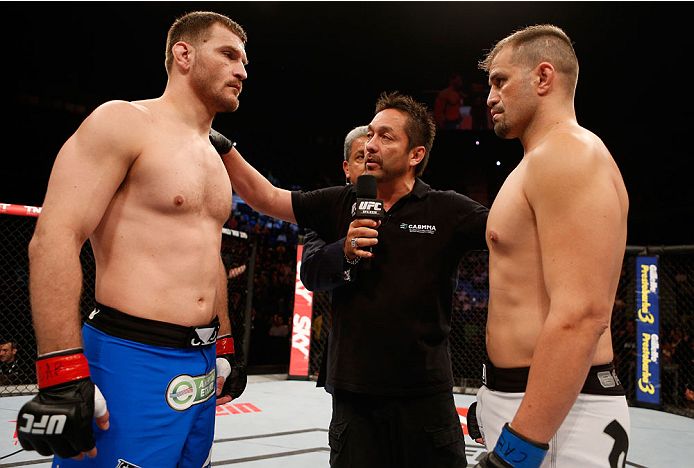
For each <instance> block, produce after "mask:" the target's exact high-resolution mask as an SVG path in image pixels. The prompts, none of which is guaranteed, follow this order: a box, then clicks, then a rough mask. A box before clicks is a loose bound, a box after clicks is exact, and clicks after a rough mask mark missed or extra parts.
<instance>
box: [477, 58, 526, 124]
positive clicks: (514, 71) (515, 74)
mask: <svg viewBox="0 0 694 468" xmlns="http://www.w3.org/2000/svg"><path fill="white" fill-rule="evenodd" d="M512 53H513V51H512V48H511V47H510V46H507V47H505V48H504V49H502V50H501V52H499V54H498V55H497V56H496V57H495V58H494V61H493V62H492V66H491V67H490V69H489V85H490V87H491V89H490V91H489V96H488V97H487V105H488V106H489V107H490V108H491V113H492V122H493V124H494V132H495V133H496V134H497V135H498V136H499V137H501V138H518V137H519V136H520V134H521V133H522V132H523V130H524V129H525V126H526V125H527V120H528V118H529V116H530V113H529V111H530V110H531V109H532V105H533V100H532V99H531V98H532V85H531V80H530V73H529V71H530V70H528V68H527V67H524V66H523V65H521V64H518V63H514V62H512V61H511V58H512Z"/></svg>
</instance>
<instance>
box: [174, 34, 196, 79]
mask: <svg viewBox="0 0 694 468" xmlns="http://www.w3.org/2000/svg"><path fill="white" fill-rule="evenodd" d="M172 52H173V61H174V65H175V66H177V67H178V68H179V69H180V70H181V72H182V73H186V72H188V71H189V70H190V66H191V63H192V62H193V56H194V54H195V49H194V48H193V46H191V45H190V44H188V43H187V42H183V41H178V42H177V43H175V44H174V45H173V47H172Z"/></svg>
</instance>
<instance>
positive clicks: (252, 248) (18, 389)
mask: <svg viewBox="0 0 694 468" xmlns="http://www.w3.org/2000/svg"><path fill="white" fill-rule="evenodd" d="M35 224H36V218H35V217H30V216H12V215H0V310H1V315H0V339H1V340H5V342H7V341H8V340H15V342H16V344H17V347H18V352H17V359H18V360H19V361H18V362H20V365H19V366H18V373H17V377H16V380H14V381H13V382H10V383H11V385H7V383H8V382H0V396H3V395H17V394H24V393H32V392H35V391H36V386H35V383H36V380H35V373H34V369H33V362H34V359H35V358H36V342H35V339H34V333H33V327H32V323H31V314H30V305H29V288H28V285H29V263H28V255H27V246H28V244H29V240H30V239H31V236H32V234H33V231H34V227H35ZM266 242H267V239H264V237H263V236H259V235H257V234H251V235H250V236H249V235H246V234H244V233H242V232H238V231H234V230H225V235H224V236H223V240H222V249H221V253H222V260H223V262H224V264H225V266H226V268H227V271H228V272H229V275H228V298H229V311H230V318H231V323H232V330H233V334H234V341H235V343H236V350H237V353H239V354H240V355H241V357H242V358H244V359H246V356H247V355H248V354H249V347H250V348H251V351H250V354H253V348H255V349H262V348H263V347H265V346H267V343H262V345H261V343H256V346H255V347H253V346H251V344H252V341H253V339H254V338H256V339H257V340H258V341H261V340H260V338H257V337H256V336H255V335H254V334H253V333H252V331H251V328H252V325H251V324H252V323H255V322H254V321H253V320H252V316H253V310H254V309H255V308H257V307H259V306H260V305H261V304H262V303H264V302H268V301H269V302H270V303H272V304H278V302H277V301H278V300H279V301H280V305H281V307H280V308H281V309H282V310H281V311H280V310H278V312H280V314H282V315H284V316H287V315H288V313H289V309H291V307H292V303H293V296H292V295H291V292H290V289H291V286H290V283H289V282H287V286H286V287H284V282H283V281H280V283H279V284H282V285H283V286H282V287H280V288H279V291H275V292H274V293H272V294H270V293H271V291H270V289H273V290H274V289H277V288H276V286H277V284H278V283H277V282H276V281H265V282H267V283H268V285H267V286H271V287H264V286H263V284H264V283H265V282H264V281H262V280H259V278H260V279H262V278H264V277H265V276H267V275H266V274H265V273H267V272H265V273H264V271H265V270H272V271H273V273H272V274H271V277H275V276H278V275H277V273H278V272H276V271H274V270H277V268H276V263H277V262H275V261H274V260H272V259H268V258H266V257H267V255H266V252H267V251H268V250H272V249H268V246H265V247H263V246H264V243H266ZM285 248H286V250H287V251H286V253H285V256H286V257H288V258H290V257H291V256H292V255H293V254H294V252H295V250H294V249H295V246H291V245H286V247H285ZM661 250H662V252H660V254H659V266H660V273H659V285H660V296H659V301H660V337H661V338H660V340H661V355H660V364H661V399H662V408H663V409H664V410H665V411H669V412H674V413H678V414H683V415H686V416H690V417H694V347H693V346H694V345H693V340H692V335H693V334H694V333H693V332H694V249H693V248H679V249H678V248H666V249H661ZM635 259H636V251H635V249H633V248H632V249H627V255H626V256H625V259H624V264H623V268H622V274H621V277H620V282H619V287H618V291H617V296H616V299H615V303H614V312H613V316H612V339H613V346H614V351H615V362H616V365H617V370H618V374H619V377H620V379H621V381H622V383H623V385H624V387H625V389H626V390H627V399H628V401H629V403H630V404H635V403H636V400H635V399H636V393H635V385H636V353H637V350H636V323H635V318H636V313H637V310H638V309H637V303H636V286H637V285H636V280H637V277H636V270H635V268H636V261H635ZM81 260H82V265H83V278H84V286H83V293H82V297H81V303H80V304H81V311H82V313H83V314H87V313H89V312H90V311H91V310H92V308H93V305H94V299H93V291H94V279H95V278H94V274H95V272H94V260H93V256H92V252H91V247H90V245H89V242H87V243H86V244H85V246H84V248H83V249H82V253H81ZM256 262H257V263H256ZM280 263H282V264H287V265H289V267H292V268H294V267H295V265H294V264H293V263H292V262H284V261H283V262H280ZM273 265H274V266H273ZM487 272H488V252H487V251H473V252H469V253H468V254H467V255H466V256H465V257H464V258H463V260H462V261H461V263H460V267H459V270H458V282H457V287H456V289H455V292H454V294H453V298H452V304H453V307H452V328H451V335H450V346H451V358H452V368H453V375H454V379H455V385H456V390H457V391H460V392H467V393H474V392H476V389H477V388H479V386H480V385H481V375H480V374H481V372H480V369H481V365H482V363H483V362H484V361H485V360H486V359H487V356H486V352H485V345H484V337H485V323H486V314H487V303H488V299H489V282H488V274H487ZM249 275H251V280H250V281H249ZM280 276H282V275H280ZM284 276H288V277H289V276H293V272H292V274H291V275H289V274H286V275H284ZM256 288H257V289H258V291H255V292H257V294H255V295H254V289H256ZM268 294H270V296H269V297H268ZM255 296H257V297H255ZM280 296H281V297H280ZM331 297H332V296H331V294H330V293H329V292H317V293H314V296H313V321H312V330H311V332H312V337H311V349H310V357H309V373H310V375H311V376H313V377H314V378H315V376H317V375H318V373H319V370H320V365H321V360H322V357H323V350H324V346H325V342H326V340H327V336H328V334H329V332H330V303H331ZM254 302H256V303H257V304H254ZM275 307H276V306H275ZM272 310H273V312H274V311H275V309H274V308H273V309H272ZM290 326H291V325H290ZM285 347H286V348H287V349H286V351H285V350H284V348H285ZM285 352H286V360H287V361H288V355H289V348H288V346H286V345H285V344H284V342H283V344H282V353H285ZM250 358H251V359H250V360H251V361H253V358H252V356H250ZM246 360H248V359H246ZM282 362H284V359H282Z"/></svg>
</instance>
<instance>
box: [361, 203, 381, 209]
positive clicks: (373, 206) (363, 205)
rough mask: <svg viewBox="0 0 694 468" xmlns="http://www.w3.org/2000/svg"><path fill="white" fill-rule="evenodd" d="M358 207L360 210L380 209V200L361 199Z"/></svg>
mask: <svg viewBox="0 0 694 468" xmlns="http://www.w3.org/2000/svg"><path fill="white" fill-rule="evenodd" d="M359 209H360V210H361V211H380V210H381V202H380V201H362V202H361V203H359Z"/></svg>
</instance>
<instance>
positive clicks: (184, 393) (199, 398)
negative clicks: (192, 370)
mask: <svg viewBox="0 0 694 468" xmlns="http://www.w3.org/2000/svg"><path fill="white" fill-rule="evenodd" d="M214 393H215V370H214V369H212V370H211V371H210V372H208V373H207V374H206V375H198V376H192V375H187V374H182V375H179V376H178V377H176V378H174V379H173V380H172V381H171V382H170V383H169V386H168V387H167V388H166V402H167V403H168V404H169V406H170V407H171V408H172V409H174V410H176V411H185V410H187V409H188V408H190V407H191V406H193V405H199V404H200V403H204V402H206V401H207V400H209V399H210V398H212V397H213V396H214Z"/></svg>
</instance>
